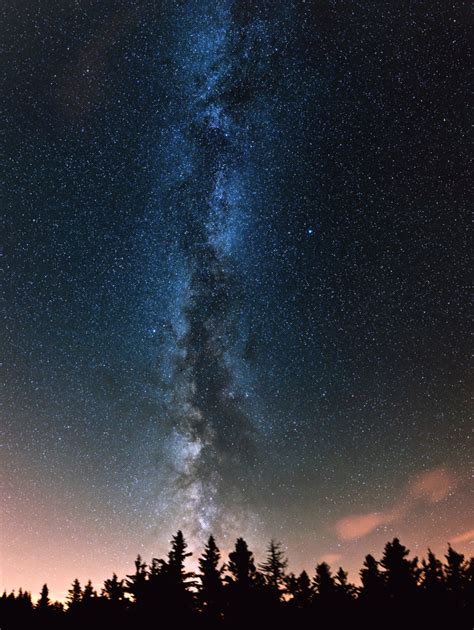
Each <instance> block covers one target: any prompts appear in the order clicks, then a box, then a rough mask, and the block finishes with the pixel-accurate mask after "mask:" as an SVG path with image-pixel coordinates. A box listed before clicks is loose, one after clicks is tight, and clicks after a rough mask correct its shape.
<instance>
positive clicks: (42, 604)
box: [36, 584, 51, 611]
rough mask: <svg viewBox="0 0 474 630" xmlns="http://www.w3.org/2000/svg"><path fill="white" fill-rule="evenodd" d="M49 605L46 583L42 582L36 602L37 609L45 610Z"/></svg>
mask: <svg viewBox="0 0 474 630" xmlns="http://www.w3.org/2000/svg"><path fill="white" fill-rule="evenodd" d="M50 605H51V602H50V599H49V589H48V585H47V584H43V588H42V589H41V593H40V597H39V599H38V601H37V603H36V608H37V610H41V611H44V610H47V609H48V608H49V607H50Z"/></svg>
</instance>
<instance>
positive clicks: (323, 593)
mask: <svg viewBox="0 0 474 630" xmlns="http://www.w3.org/2000/svg"><path fill="white" fill-rule="evenodd" d="M313 584H314V588H315V590H316V593H317V594H318V597H319V598H320V599H325V600H330V599H332V597H333V596H334V594H335V593H336V584H335V582H334V578H333V576H332V574H331V569H330V567H329V565H328V564H327V563H326V562H321V564H318V565H317V567H316V575H315V576H314V579H313Z"/></svg>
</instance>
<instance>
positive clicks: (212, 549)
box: [198, 536, 223, 614]
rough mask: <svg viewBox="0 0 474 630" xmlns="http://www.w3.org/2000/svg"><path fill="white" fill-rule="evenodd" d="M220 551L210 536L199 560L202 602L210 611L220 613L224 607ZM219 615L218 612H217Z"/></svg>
mask: <svg viewBox="0 0 474 630" xmlns="http://www.w3.org/2000/svg"><path fill="white" fill-rule="evenodd" d="M220 557H221V554H220V551H219V548H218V547H217V545H216V541H215V540H214V537H213V536H209V539H208V541H207V545H206V546H205V548H204V552H203V554H202V556H201V557H200V558H199V560H198V565H199V571H200V573H199V579H200V581H201V586H200V589H199V590H200V600H201V602H202V603H203V604H204V606H205V607H206V608H207V609H208V610H212V611H218V610H219V609H220V607H221V605H222V588H223V587H222V581H221V575H222V571H223V568H222V567H221V568H219V562H220ZM216 614H217V612H216Z"/></svg>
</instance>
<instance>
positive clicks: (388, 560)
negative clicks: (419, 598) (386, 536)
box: [380, 538, 418, 600]
mask: <svg viewBox="0 0 474 630" xmlns="http://www.w3.org/2000/svg"><path fill="white" fill-rule="evenodd" d="M409 553H410V551H409V550H408V549H407V548H406V547H405V546H404V545H402V544H401V543H400V541H399V539H398V538H394V539H393V541H392V542H388V543H387V544H386V545H385V548H384V553H383V557H382V560H381V561H380V565H381V566H382V567H383V568H384V569H385V572H384V578H385V583H386V586H387V592H388V595H389V597H390V598H392V599H396V600H397V599H400V598H402V599H403V598H406V597H411V596H412V595H413V594H414V593H415V591H416V586H417V580H418V568H417V565H418V560H417V558H414V559H413V560H408V559H407V556H408V554H409Z"/></svg>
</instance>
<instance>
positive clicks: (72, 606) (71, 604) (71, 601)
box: [66, 578, 82, 612]
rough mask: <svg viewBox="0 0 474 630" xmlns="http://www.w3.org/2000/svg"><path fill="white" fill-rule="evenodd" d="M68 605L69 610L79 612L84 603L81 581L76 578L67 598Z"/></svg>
mask: <svg viewBox="0 0 474 630" xmlns="http://www.w3.org/2000/svg"><path fill="white" fill-rule="evenodd" d="M66 601H67V604H68V610H70V611H71V612H74V611H75V610H77V609H78V608H79V606H80V604H81V601H82V588H81V584H80V582H79V580H78V579H77V578H76V579H75V580H74V582H73V583H72V586H71V588H70V589H69V590H68V592H67V598H66Z"/></svg>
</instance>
